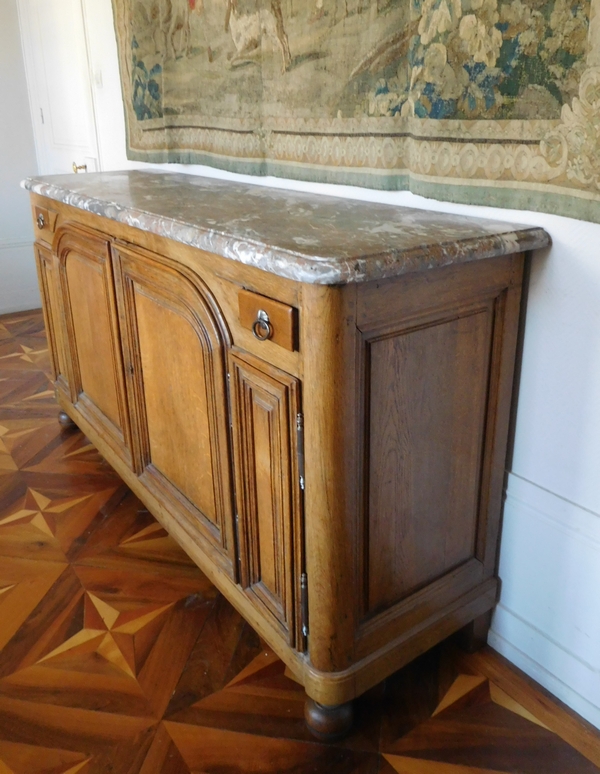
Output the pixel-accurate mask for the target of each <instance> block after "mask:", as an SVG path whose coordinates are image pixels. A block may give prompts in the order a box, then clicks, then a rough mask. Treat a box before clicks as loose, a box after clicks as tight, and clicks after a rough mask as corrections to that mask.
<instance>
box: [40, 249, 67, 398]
mask: <svg viewBox="0 0 600 774" xmlns="http://www.w3.org/2000/svg"><path fill="white" fill-rule="evenodd" d="M35 260H36V264H37V271H38V280H39V285H40V291H41V295H42V309H43V312H44V323H45V326H46V336H47V338H48V349H49V352H50V365H51V368H52V379H53V380H54V384H55V387H56V388H57V389H58V390H60V391H61V392H62V394H63V395H64V396H65V397H66V398H67V400H70V397H71V392H70V388H69V384H68V374H67V365H66V358H65V353H64V349H63V346H62V341H61V338H60V328H61V326H60V314H59V303H58V296H57V288H58V281H57V268H56V267H57V260H56V258H55V256H54V255H53V254H52V253H51V252H50V250H49V249H48V248H47V247H45V246H44V245H42V244H39V243H36V245H35Z"/></svg>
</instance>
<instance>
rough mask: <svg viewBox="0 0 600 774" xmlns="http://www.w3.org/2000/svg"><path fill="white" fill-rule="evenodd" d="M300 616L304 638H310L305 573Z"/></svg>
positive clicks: (301, 577) (302, 583)
mask: <svg viewBox="0 0 600 774" xmlns="http://www.w3.org/2000/svg"><path fill="white" fill-rule="evenodd" d="M300 616H301V626H302V636H303V637H308V578H307V576H306V573H305V572H303V573H302V575H301V576H300Z"/></svg>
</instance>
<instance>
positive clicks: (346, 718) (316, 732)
mask: <svg viewBox="0 0 600 774" xmlns="http://www.w3.org/2000/svg"><path fill="white" fill-rule="evenodd" d="M353 716H354V712H353V707H352V702H351V701H348V702H346V704H336V705H334V706H327V705H324V704H319V703H318V702H316V701H315V700H314V699H310V698H307V699H306V703H305V705H304V718H305V720H306V725H307V726H308V728H309V731H310V732H311V733H312V734H313V736H316V737H317V739H320V740H321V741H322V742H335V741H337V740H338V739H342V738H343V737H344V736H346V734H348V732H349V731H350V729H351V728H352V719H353Z"/></svg>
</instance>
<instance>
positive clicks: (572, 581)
mask: <svg viewBox="0 0 600 774" xmlns="http://www.w3.org/2000/svg"><path fill="white" fill-rule="evenodd" d="M500 576H501V577H502V579H503V581H504V583H503V590H502V598H501V601H500V603H499V604H498V606H497V608H496V611H495V613H494V619H493V623H492V628H491V630H490V635H489V640H488V642H489V644H490V645H491V646H492V647H493V648H494V649H495V650H497V651H498V652H499V653H501V654H502V655H503V656H505V657H506V658H508V659H509V660H510V661H512V662H513V663H514V664H516V665H517V666H518V667H519V668H520V669H522V670H523V671H524V672H526V673H527V674H528V675H529V676H530V677H532V678H533V679H535V680H537V681H538V682H539V683H540V684H541V685H543V686H544V687H545V688H547V689H548V690H549V691H550V692H551V693H553V694H555V695H556V696H558V698H559V699H561V700H562V701H563V702H564V703H565V704H567V705H568V706H570V707H571V708H572V709H574V710H575V711H576V712H578V713H579V714H580V715H582V716H583V717H584V718H586V720H588V721H589V722H590V723H592V724H593V725H595V726H596V727H598V728H600V602H599V598H598V594H597V589H598V588H599V587H600V515H598V514H597V513H595V512H594V511H591V510H589V509H587V508H584V507H582V506H580V505H578V504H577V503H574V502H572V501H570V500H567V499H566V498H564V497H561V496H560V495H558V494H555V493H553V492H550V491H549V490H547V489H544V488H543V487H540V486H537V485H536V484H534V483H533V482H531V481H528V480H527V479H524V478H522V477H520V476H518V475H515V474H510V476H509V481H508V492H507V497H506V503H505V509H504V523H503V533H502V547H501V557H500Z"/></svg>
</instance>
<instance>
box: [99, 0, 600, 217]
mask: <svg viewBox="0 0 600 774" xmlns="http://www.w3.org/2000/svg"><path fill="white" fill-rule="evenodd" d="M113 8H114V15H115V27H116V32H117V40H118V46H119V56H120V67H121V78H122V83H123V95H124V103H125V114H126V122H127V142H128V155H129V157H130V158H132V159H138V160H143V161H154V162H167V161H170V162H182V163H197V164H209V165H212V166H215V167H220V168H222V169H228V170H231V171H234V172H243V173H248V174H254V175H278V176H281V177H288V178H298V179H303V180H310V181H315V182H331V183H347V184H351V185H361V186H367V187H372V188H382V189H388V190H406V189H408V190H411V191H413V192H415V193H419V194H422V195H425V196H431V197H435V198H438V199H448V200H451V201H456V202H466V203H471V204H489V205H494V206H500V207H519V208H524V209H533V210H539V211H545V212H554V213H558V214H561V215H569V216H572V217H577V218H583V219H586V220H592V221H596V222H600V0H113Z"/></svg>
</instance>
